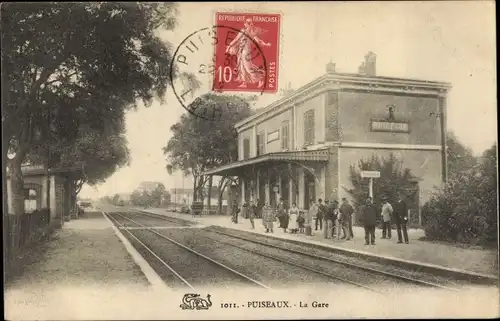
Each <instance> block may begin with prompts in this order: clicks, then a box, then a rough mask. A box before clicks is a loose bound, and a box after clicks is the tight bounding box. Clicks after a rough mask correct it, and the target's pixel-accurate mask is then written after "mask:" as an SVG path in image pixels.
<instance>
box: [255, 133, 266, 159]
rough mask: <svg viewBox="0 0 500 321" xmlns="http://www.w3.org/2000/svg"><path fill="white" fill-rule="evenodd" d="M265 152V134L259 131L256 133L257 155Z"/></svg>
mask: <svg viewBox="0 0 500 321" xmlns="http://www.w3.org/2000/svg"><path fill="white" fill-rule="evenodd" d="M264 153H265V135H264V132H260V133H259V134H258V135H257V156H260V155H264Z"/></svg>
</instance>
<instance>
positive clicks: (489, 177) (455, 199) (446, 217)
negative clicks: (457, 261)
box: [422, 144, 498, 245]
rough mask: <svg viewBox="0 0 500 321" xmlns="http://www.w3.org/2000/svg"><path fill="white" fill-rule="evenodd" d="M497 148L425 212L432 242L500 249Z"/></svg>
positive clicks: (452, 181)
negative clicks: (499, 238)
mask: <svg viewBox="0 0 500 321" xmlns="http://www.w3.org/2000/svg"><path fill="white" fill-rule="evenodd" d="M496 150H497V146H496V144H495V145H494V146H493V147H491V148H490V149H488V150H487V151H486V152H485V153H484V154H483V156H482V157H480V158H479V159H478V162H477V163H476V164H475V165H474V166H473V167H472V168H470V169H468V170H465V171H463V172H462V173H461V175H457V176H455V177H454V178H452V179H449V181H448V183H447V185H446V186H445V188H444V189H443V190H438V191H436V192H435V193H434V195H433V196H432V197H431V199H430V200H429V201H428V202H427V203H426V204H425V205H424V206H423V208H422V219H423V225H424V230H425V234H426V236H427V237H428V238H429V239H435V240H447V241H454V242H462V243H473V244H484V245H487V244H492V245H496V242H497V237H498V230H497V226H498V222H497V219H498V214H497V211H498V199H497V197H498V194H497V152H496Z"/></svg>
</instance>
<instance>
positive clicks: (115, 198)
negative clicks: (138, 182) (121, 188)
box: [111, 194, 120, 205]
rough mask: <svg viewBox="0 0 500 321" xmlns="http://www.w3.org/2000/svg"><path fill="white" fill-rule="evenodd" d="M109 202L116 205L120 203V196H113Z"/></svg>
mask: <svg viewBox="0 0 500 321" xmlns="http://www.w3.org/2000/svg"><path fill="white" fill-rule="evenodd" d="M111 201H112V202H111V204H113V205H118V204H119V202H120V195H118V194H115V195H113V198H112V199H111Z"/></svg>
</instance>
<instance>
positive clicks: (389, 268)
mask: <svg viewBox="0 0 500 321" xmlns="http://www.w3.org/2000/svg"><path fill="white" fill-rule="evenodd" d="M211 229H213V230H214V231H222V232H224V233H228V234H234V235H238V236H242V237H245V238H249V239H252V240H257V241H260V242H265V243H268V244H272V245H276V246H280V247H284V248H289V249H293V250H297V251H302V252H306V253H309V254H313V255H318V256H322V257H327V258H332V259H335V260H339V261H341V262H346V263H350V264H354V265H356V266H363V267H369V268H372V269H376V270H381V271H386V272H390V273H395V274H398V275H403V276H408V277H411V278H414V279H417V280H422V281H427V282H432V283H436V284H441V285H445V286H449V287H452V288H461V287H466V286H470V284H469V283H468V282H467V281H460V280H455V279H452V278H449V277H442V276H436V275H432V274H429V273H423V272H421V271H418V270H408V269H406V268H402V267H398V266H394V265H389V264H383V263H379V262H375V261H369V260H363V259H360V258H357V257H351V256H347V255H340V254H337V253H332V252H330V251H328V250H322V249H320V248H315V247H310V246H308V245H307V244H303V245H302V244H294V243H290V242H287V241H286V240H278V239H272V238H268V237H266V236H265V235H258V234H255V233H250V232H244V231H238V232H236V233H235V231H230V230H227V229H224V228H220V227H211ZM410 286H414V285H410Z"/></svg>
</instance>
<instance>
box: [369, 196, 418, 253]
mask: <svg viewBox="0 0 500 321" xmlns="http://www.w3.org/2000/svg"><path fill="white" fill-rule="evenodd" d="M378 213H379V211H378V210H377V208H376V207H375V206H374V205H373V199H372V198H371V197H368V198H367V199H366V204H365V206H364V207H363V213H362V216H361V221H362V223H363V227H364V229H365V245H369V244H371V245H375V227H376V226H377V219H378V217H379V214H378ZM380 216H382V238H383V239H391V237H392V223H395V224H396V231H397V233H398V243H403V238H404V242H405V243H406V244H408V243H409V240H408V230H407V224H408V207H407V205H406V203H405V201H404V200H403V199H402V197H401V194H400V193H397V194H396V201H395V202H393V204H391V203H389V200H388V198H387V197H383V198H382V208H381V210H380Z"/></svg>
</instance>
